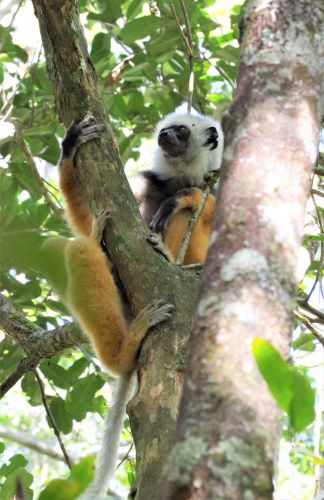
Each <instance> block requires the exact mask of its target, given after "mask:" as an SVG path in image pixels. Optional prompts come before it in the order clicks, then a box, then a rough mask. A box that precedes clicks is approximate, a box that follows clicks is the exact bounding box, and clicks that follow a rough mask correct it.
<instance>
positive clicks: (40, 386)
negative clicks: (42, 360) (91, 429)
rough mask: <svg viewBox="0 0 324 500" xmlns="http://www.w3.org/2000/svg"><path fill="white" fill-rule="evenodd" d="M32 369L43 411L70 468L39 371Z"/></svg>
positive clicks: (69, 461)
mask: <svg viewBox="0 0 324 500" xmlns="http://www.w3.org/2000/svg"><path fill="white" fill-rule="evenodd" d="M33 371H34V374H35V377H36V380H37V382H38V385H39V388H40V391H41V395H42V401H43V405H44V408H45V411H46V414H47V418H48V420H49V421H50V423H51V426H52V427H53V430H54V433H55V436H56V437H57V440H58V443H59V445H60V448H61V450H62V453H63V455H64V459H65V462H66V464H67V466H68V468H69V469H71V467H72V464H71V460H70V458H69V455H68V454H67V451H66V449H65V446H64V443H63V441H62V438H61V434H60V431H59V429H58V427H57V425H56V422H55V419H54V417H53V414H52V412H51V409H50V407H49V406H48V403H47V397H46V394H45V388H44V384H43V381H42V379H41V378H40V376H39V373H38V372H37V370H36V368H35V370H33Z"/></svg>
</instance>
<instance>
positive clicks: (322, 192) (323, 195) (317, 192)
mask: <svg viewBox="0 0 324 500" xmlns="http://www.w3.org/2000/svg"><path fill="white" fill-rule="evenodd" d="M311 193H312V194H315V195H316V196H322V197H324V191H318V190H317V189H312V191H311Z"/></svg>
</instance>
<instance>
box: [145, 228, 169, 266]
mask: <svg viewBox="0 0 324 500" xmlns="http://www.w3.org/2000/svg"><path fill="white" fill-rule="evenodd" d="M146 239H147V241H148V242H149V243H151V245H152V246H153V248H154V250H156V251H157V252H159V253H160V254H161V255H163V257H165V258H166V259H167V260H168V261H169V262H173V261H174V259H173V256H172V255H171V252H170V251H169V250H168V248H167V247H166V246H165V244H164V243H163V240H162V238H161V236H160V235H159V234H156V233H150V234H149V235H148V236H147V238H146Z"/></svg>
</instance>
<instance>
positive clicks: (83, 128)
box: [62, 115, 106, 158]
mask: <svg viewBox="0 0 324 500" xmlns="http://www.w3.org/2000/svg"><path fill="white" fill-rule="evenodd" d="M105 128H106V127H105V125H104V124H103V123H96V120H95V118H94V116H92V115H89V116H86V117H85V118H84V119H83V120H75V121H74V122H73V123H72V125H71V126H70V127H69V129H68V130H67V132H66V135H65V138H64V139H63V141H62V153H63V155H62V156H63V158H72V157H73V156H74V155H75V153H76V151H77V150H78V148H79V147H80V146H81V144H85V143H86V142H89V141H92V140H93V139H99V138H100V137H101V136H102V134H103V132H104V131H105Z"/></svg>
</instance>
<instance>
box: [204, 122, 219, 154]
mask: <svg viewBox="0 0 324 500" xmlns="http://www.w3.org/2000/svg"><path fill="white" fill-rule="evenodd" d="M205 132H206V135H207V140H206V142H205V144H204V146H209V148H208V149H209V150H210V151H211V150H212V149H216V148H217V146H218V132H217V129H216V127H208V128H207V129H206V131H205Z"/></svg>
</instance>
